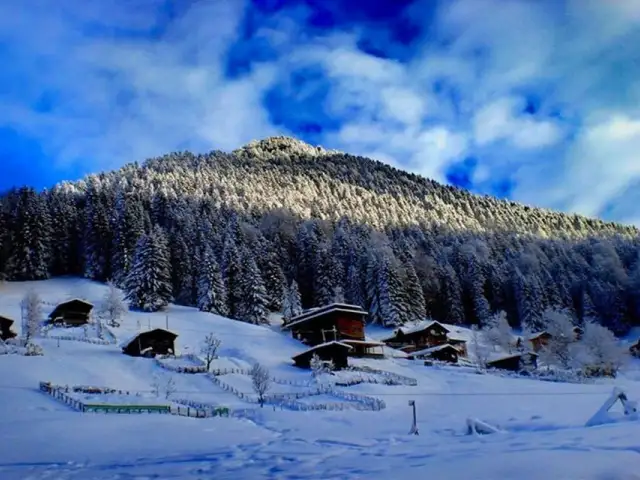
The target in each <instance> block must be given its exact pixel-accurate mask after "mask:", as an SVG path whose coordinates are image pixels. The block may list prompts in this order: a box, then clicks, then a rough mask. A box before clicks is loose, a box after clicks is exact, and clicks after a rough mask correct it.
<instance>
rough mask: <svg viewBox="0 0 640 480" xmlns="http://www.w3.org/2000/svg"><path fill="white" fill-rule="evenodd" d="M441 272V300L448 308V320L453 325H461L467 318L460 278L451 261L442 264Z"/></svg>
mask: <svg viewBox="0 0 640 480" xmlns="http://www.w3.org/2000/svg"><path fill="white" fill-rule="evenodd" d="M440 272H441V274H442V277H441V284H442V288H441V290H440V292H441V298H442V300H441V301H442V303H443V305H444V306H445V309H446V313H445V319H446V322H447V323H450V324H453V325H461V324H463V323H464V320H465V318H464V309H463V306H462V287H461V286H460V280H459V279H458V275H457V274H456V272H455V270H454V269H453V267H452V266H451V264H450V263H449V262H446V263H445V264H444V265H443V266H442V268H441V270H440Z"/></svg>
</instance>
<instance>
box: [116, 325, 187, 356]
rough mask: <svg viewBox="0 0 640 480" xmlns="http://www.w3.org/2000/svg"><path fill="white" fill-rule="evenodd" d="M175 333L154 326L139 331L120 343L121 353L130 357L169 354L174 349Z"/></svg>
mask: <svg viewBox="0 0 640 480" xmlns="http://www.w3.org/2000/svg"><path fill="white" fill-rule="evenodd" d="M176 338H178V334H177V333H173V332H170V331H169V330H165V329H163V328H154V329H153V330H147V331H146V332H140V333H138V334H136V335H135V336H134V337H132V338H129V339H127V340H125V341H124V342H122V343H121V344H120V348H122V353H125V354H127V355H131V356H132V357H155V356H156V355H170V354H174V353H175V351H176V348H175V340H176Z"/></svg>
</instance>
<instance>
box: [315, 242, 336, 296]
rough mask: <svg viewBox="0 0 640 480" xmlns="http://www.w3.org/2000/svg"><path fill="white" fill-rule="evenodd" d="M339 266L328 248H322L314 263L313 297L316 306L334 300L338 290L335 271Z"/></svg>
mask: <svg viewBox="0 0 640 480" xmlns="http://www.w3.org/2000/svg"><path fill="white" fill-rule="evenodd" d="M337 268H338V266H337V262H336V260H335V258H333V257H331V256H330V252H329V251H328V250H327V249H326V248H321V249H320V250H319V251H318V255H317V258H316V261H315V265H314V272H315V275H314V277H313V299H314V305H315V306H316V307H322V306H324V305H329V304H330V303H332V302H333V299H334V298H335V292H336V283H335V280H336V278H335V272H336V269H337Z"/></svg>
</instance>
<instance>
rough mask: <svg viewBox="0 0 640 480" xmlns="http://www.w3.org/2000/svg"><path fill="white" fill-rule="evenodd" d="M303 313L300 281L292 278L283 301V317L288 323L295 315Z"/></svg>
mask: <svg viewBox="0 0 640 480" xmlns="http://www.w3.org/2000/svg"><path fill="white" fill-rule="evenodd" d="M301 313H302V301H301V300H300V291H299V290H298V283H297V282H296V281H295V280H292V281H291V283H290V284H289V287H288V288H287V291H286V293H285V296H284V299H283V301H282V319H283V320H284V321H285V323H287V322H289V321H290V320H291V319H292V318H293V317H296V316H298V315H300V314H301Z"/></svg>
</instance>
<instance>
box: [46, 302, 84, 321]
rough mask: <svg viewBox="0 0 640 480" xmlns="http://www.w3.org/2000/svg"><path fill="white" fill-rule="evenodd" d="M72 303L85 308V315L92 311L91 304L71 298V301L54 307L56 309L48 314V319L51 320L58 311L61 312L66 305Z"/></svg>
mask: <svg viewBox="0 0 640 480" xmlns="http://www.w3.org/2000/svg"><path fill="white" fill-rule="evenodd" d="M72 303H77V304H82V305H83V306H84V307H85V309H86V311H87V313H88V312H90V311H91V310H92V309H93V303H91V302H88V301H86V300H82V299H81V298H72V299H71V300H65V301H64V302H61V303H59V304H58V305H56V307H55V308H54V309H53V310H52V311H51V313H50V314H49V317H50V318H51V317H53V316H55V314H56V313H58V311H59V310H63V309H64V308H65V307H66V306H67V305H70V304H72Z"/></svg>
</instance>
